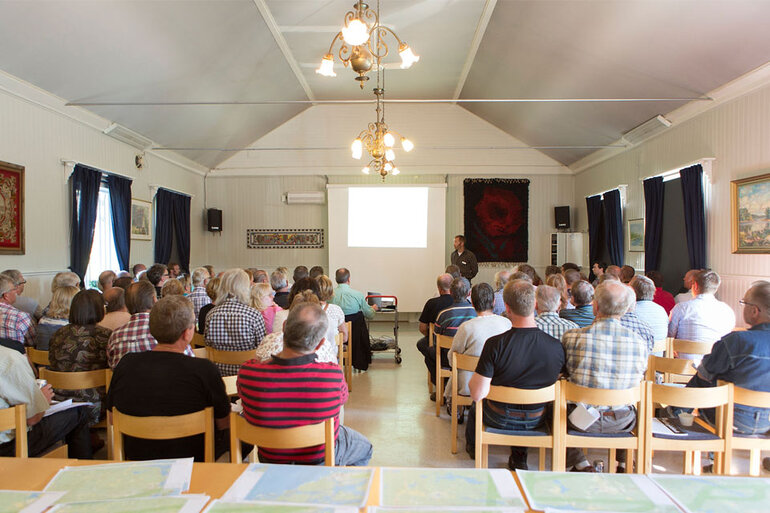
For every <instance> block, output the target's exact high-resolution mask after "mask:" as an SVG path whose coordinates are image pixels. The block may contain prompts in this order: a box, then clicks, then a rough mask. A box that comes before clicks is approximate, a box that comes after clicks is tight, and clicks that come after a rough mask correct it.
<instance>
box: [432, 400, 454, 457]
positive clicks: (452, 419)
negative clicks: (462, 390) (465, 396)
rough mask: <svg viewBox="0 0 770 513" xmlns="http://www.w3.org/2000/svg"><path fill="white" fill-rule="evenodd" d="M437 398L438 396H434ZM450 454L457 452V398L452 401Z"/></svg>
mask: <svg viewBox="0 0 770 513" xmlns="http://www.w3.org/2000/svg"><path fill="white" fill-rule="evenodd" d="M436 399H437V400H438V397H436ZM450 420H451V421H452V454H457V398H455V400H454V401H452V418H451V419H450Z"/></svg>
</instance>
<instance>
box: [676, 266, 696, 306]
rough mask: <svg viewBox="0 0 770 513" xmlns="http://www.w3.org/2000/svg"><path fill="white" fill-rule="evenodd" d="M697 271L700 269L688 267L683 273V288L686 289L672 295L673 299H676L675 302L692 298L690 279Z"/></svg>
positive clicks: (682, 301)
mask: <svg viewBox="0 0 770 513" xmlns="http://www.w3.org/2000/svg"><path fill="white" fill-rule="evenodd" d="M699 272H700V269H690V270H689V271H687V272H686V273H684V278H683V279H682V283H684V288H686V289H687V292H680V293H679V294H677V295H676V296H674V301H676V303H677V304H679V303H684V302H685V301H689V300H691V299H692V298H693V295H692V279H693V278H694V277H695V275H696V274H698V273H699Z"/></svg>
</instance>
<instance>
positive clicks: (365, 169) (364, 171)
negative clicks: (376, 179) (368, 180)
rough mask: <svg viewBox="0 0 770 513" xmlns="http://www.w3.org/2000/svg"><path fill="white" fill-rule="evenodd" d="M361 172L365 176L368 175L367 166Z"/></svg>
mask: <svg viewBox="0 0 770 513" xmlns="http://www.w3.org/2000/svg"><path fill="white" fill-rule="evenodd" d="M361 172H362V173H363V174H365V175H368V174H369V166H366V167H365V168H363V169H362V170H361Z"/></svg>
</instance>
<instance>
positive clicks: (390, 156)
mask: <svg viewBox="0 0 770 513" xmlns="http://www.w3.org/2000/svg"><path fill="white" fill-rule="evenodd" d="M385 158H386V159H388V160H396V152H395V151H393V150H390V149H388V150H386V151H385Z"/></svg>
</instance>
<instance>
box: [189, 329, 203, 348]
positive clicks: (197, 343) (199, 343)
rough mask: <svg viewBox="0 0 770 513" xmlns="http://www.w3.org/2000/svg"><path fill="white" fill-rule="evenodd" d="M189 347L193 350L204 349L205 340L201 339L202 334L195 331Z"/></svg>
mask: <svg viewBox="0 0 770 513" xmlns="http://www.w3.org/2000/svg"><path fill="white" fill-rule="evenodd" d="M190 345H191V346H192V348H193V349H195V348H196V347H206V339H205V338H204V337H203V333H198V332H197V331H196V332H195V334H194V335H193V339H192V341H191V342H190Z"/></svg>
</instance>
